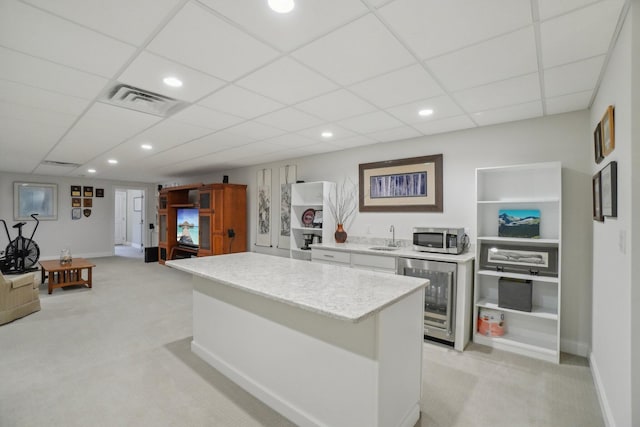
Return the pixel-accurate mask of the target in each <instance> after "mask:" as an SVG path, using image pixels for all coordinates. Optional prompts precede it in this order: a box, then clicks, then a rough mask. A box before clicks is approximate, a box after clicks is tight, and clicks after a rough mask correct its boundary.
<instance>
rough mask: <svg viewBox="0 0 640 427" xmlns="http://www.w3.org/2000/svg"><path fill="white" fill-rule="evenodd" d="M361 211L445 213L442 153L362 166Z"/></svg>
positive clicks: (360, 168) (360, 167) (360, 180)
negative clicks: (443, 211) (443, 210)
mask: <svg viewBox="0 0 640 427" xmlns="http://www.w3.org/2000/svg"><path fill="white" fill-rule="evenodd" d="M359 184H360V185H359V191H360V195H359V196H360V197H359V208H360V212H442V209H443V194H442V154H436V155H432V156H422V157H412V158H407V159H398V160H387V161H383V162H374V163H363V164H360V165H359Z"/></svg>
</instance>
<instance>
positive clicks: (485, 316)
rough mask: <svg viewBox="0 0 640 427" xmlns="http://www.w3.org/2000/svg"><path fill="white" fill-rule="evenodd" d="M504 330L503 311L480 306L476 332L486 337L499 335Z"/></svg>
mask: <svg viewBox="0 0 640 427" xmlns="http://www.w3.org/2000/svg"><path fill="white" fill-rule="evenodd" d="M504 332H505V321H504V313H503V312H501V311H498V310H489V309H486V308H481V309H480V312H479V313H478V333H479V334H482V335H484V336H487V337H501V336H503V335H504Z"/></svg>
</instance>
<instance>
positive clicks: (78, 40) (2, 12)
mask: <svg viewBox="0 0 640 427" xmlns="http://www.w3.org/2000/svg"><path fill="white" fill-rule="evenodd" d="M0 40H2V44H3V45H4V47H8V48H10V49H15V50H18V51H21V52H25V53H28V54H30V55H34V56H37V57H40V58H44V59H48V60H50V61H53V62H56V63H59V64H62V65H68V66H70V67H74V68H78V69H80V70H83V71H87V72H90V73H94V74H97V75H100V76H105V77H112V76H113V75H114V74H115V73H116V71H118V70H119V69H120V67H122V65H124V63H125V62H126V61H127V60H128V59H129V57H130V56H131V55H132V54H133V53H134V52H135V48H134V47H133V46H130V45H128V44H125V43H122V42H120V41H117V40H114V39H112V38H110V37H106V36H103V35H102V34H99V33H96V32H94V31H91V30H88V29H86V28H84V27H81V26H79V25H77V24H73V23H71V22H69V21H67V20H65V19H61V18H58V17H56V16H54V15H51V14H48V13H46V12H43V11H41V10H38V9H36V8H33V7H31V6H28V5H26V4H24V3H19V2H16V1H3V2H2V3H1V4H0Z"/></svg>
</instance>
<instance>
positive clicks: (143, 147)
mask: <svg viewBox="0 0 640 427" xmlns="http://www.w3.org/2000/svg"><path fill="white" fill-rule="evenodd" d="M140 147H141V148H142V149H143V150H151V149H152V148H153V146H152V145H151V144H142V145H141V146H140Z"/></svg>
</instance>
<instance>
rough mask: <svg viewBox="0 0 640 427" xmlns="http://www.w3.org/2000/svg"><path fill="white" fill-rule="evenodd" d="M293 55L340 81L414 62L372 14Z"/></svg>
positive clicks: (362, 78)
mask: <svg viewBox="0 0 640 427" xmlns="http://www.w3.org/2000/svg"><path fill="white" fill-rule="evenodd" d="M292 56H294V57H295V58H297V59H298V60H300V61H302V62H303V63H305V64H307V65H309V66H310V67H312V68H314V69H316V70H318V71H319V72H321V73H323V74H324V75H326V76H328V77H329V78H331V79H333V80H334V81H337V82H338V83H340V84H343V85H349V84H353V83H355V82H358V81H362V80H365V79H367V78H370V77H374V76H377V75H379V74H383V73H386V72H389V71H391V70H395V69H397V68H400V67H403V66H406V65H409V64H411V63H413V62H415V58H414V57H413V56H412V55H411V54H410V53H409V52H408V51H407V50H406V49H405V48H404V47H403V46H402V45H401V44H400V43H399V42H398V40H397V39H396V38H395V37H394V36H393V35H392V34H391V33H390V32H389V30H387V29H386V27H385V26H384V25H383V24H382V23H381V22H380V21H379V20H378V19H377V18H376V17H375V16H374V15H371V14H370V15H366V16H365V17H363V18H360V19H358V20H356V21H354V22H352V23H350V24H348V25H346V26H344V27H342V28H340V29H338V30H336V31H334V32H332V33H329V34H328V35H326V36H324V37H322V38H320V39H318V40H316V41H314V42H312V43H310V44H308V45H306V46H304V47H302V48H300V49H299V50H297V51H295V52H293V53H292Z"/></svg>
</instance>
